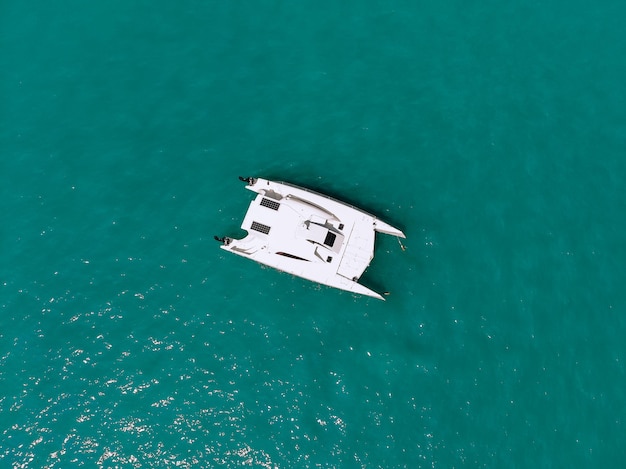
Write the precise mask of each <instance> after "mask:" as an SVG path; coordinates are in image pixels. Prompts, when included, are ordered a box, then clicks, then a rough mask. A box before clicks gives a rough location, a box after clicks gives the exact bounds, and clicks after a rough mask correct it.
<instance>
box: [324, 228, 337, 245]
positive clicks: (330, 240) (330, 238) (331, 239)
mask: <svg viewBox="0 0 626 469" xmlns="http://www.w3.org/2000/svg"><path fill="white" fill-rule="evenodd" d="M336 239H337V235H336V234H335V233H333V232H331V231H329V232H328V233H327V234H326V239H325V240H324V244H325V245H326V246H328V247H331V248H332V247H333V245H334V244H335V240H336Z"/></svg>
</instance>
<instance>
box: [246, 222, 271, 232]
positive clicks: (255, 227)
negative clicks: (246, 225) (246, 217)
mask: <svg viewBox="0 0 626 469" xmlns="http://www.w3.org/2000/svg"><path fill="white" fill-rule="evenodd" d="M250 228H252V229H253V230H254V231H258V232H260V233H263V234H269V232H270V229H271V227H269V226H267V225H264V224H263V223H259V222H257V221H253V222H252V226H251V227H250Z"/></svg>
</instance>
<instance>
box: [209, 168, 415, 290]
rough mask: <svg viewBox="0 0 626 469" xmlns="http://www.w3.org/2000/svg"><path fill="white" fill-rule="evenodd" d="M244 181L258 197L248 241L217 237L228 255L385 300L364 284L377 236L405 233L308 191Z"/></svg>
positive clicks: (247, 221)
mask: <svg viewBox="0 0 626 469" xmlns="http://www.w3.org/2000/svg"><path fill="white" fill-rule="evenodd" d="M239 179H241V180H242V181H244V182H246V183H247V185H246V189H249V190H251V191H253V192H256V193H257V194H258V195H257V196H256V198H255V199H254V200H253V201H252V202H251V203H250V207H249V208H248V211H247V213H246V215H245V217H244V219H243V222H242V224H241V228H243V229H244V230H245V231H247V232H248V235H247V236H246V237H245V238H243V239H233V238H229V237H222V238H220V237H217V236H216V237H215V239H216V240H218V241H220V242H221V243H222V245H221V248H222V249H225V250H226V251H230V252H232V253H234V254H238V255H240V256H242V257H247V258H249V259H252V260H254V261H257V262H260V263H261V264H265V265H268V266H270V267H274V268H275V269H278V270H282V271H284V272H289V273H290V274H293V275H297V276H299V277H303V278H305V279H308V280H311V281H314V282H318V283H321V284H324V285H328V286H331V287H335V288H339V289H342V290H347V291H350V292H353V293H359V294H361V295H368V296H372V297H374V298H379V299H381V300H382V299H384V298H383V297H382V296H381V295H379V294H378V293H376V292H375V291H373V290H370V289H369V288H367V287H365V286H363V285H361V284H360V283H358V280H359V278H360V277H361V274H363V272H364V271H365V269H366V268H367V266H368V265H369V264H370V262H371V261H372V259H373V257H374V239H375V234H376V231H378V232H380V233H386V234H390V235H393V236H397V237H399V238H404V237H405V236H404V233H402V231H400V230H399V229H397V228H394V227H392V226H391V225H388V224H387V223H385V222H383V221H381V220H379V219H378V218H376V217H375V216H374V215H371V214H369V213H367V212H364V211H363V210H360V209H358V208H356V207H353V206H352V205H349V204H346V203H344V202H340V201H338V200H335V199H333V198H331V197H328V196H326V195H323V194H319V193H317V192H314V191H311V190H309V189H305V188H303V187H298V186H294V185H292V184H288V183H286V182H273V181H268V180H267V179H262V178H253V177H248V178H243V177H240V178H239Z"/></svg>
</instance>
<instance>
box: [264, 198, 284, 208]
mask: <svg viewBox="0 0 626 469" xmlns="http://www.w3.org/2000/svg"><path fill="white" fill-rule="evenodd" d="M261 205H262V206H263V207H267V208H271V209H272V210H278V207H280V204H279V203H278V202H276V201H275V200H271V199H266V198H265V197H264V198H263V199H261Z"/></svg>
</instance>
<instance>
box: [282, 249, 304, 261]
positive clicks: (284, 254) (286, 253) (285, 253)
mask: <svg viewBox="0 0 626 469" xmlns="http://www.w3.org/2000/svg"><path fill="white" fill-rule="evenodd" d="M276 254H277V255H279V256H284V257H289V258H290V259H297V260H299V261H307V262H309V260H308V259H304V258H302V257H300V256H296V255H294V254H289V253H288V252H282V251H281V252H277V253H276Z"/></svg>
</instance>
